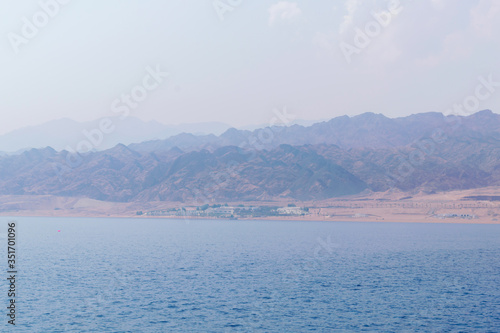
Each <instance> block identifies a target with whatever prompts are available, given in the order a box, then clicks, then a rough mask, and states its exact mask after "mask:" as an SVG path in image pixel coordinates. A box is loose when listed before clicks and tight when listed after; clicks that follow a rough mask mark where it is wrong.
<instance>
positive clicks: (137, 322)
mask: <svg viewBox="0 0 500 333" xmlns="http://www.w3.org/2000/svg"><path fill="white" fill-rule="evenodd" d="M1 220H2V223H1V224H0V226H1V228H3V229H0V233H3V234H4V235H3V239H2V240H1V242H2V244H3V245H2V248H4V250H3V252H2V253H3V255H2V258H3V260H4V264H2V265H3V266H2V267H4V268H5V269H3V270H2V271H3V272H4V273H3V275H5V276H7V273H6V264H7V258H6V250H5V248H6V246H5V242H6V240H5V232H6V230H7V221H9V220H11V219H8V218H1ZM14 220H17V222H18V231H17V234H18V235H17V240H18V246H17V252H18V257H17V266H18V271H19V273H18V276H17V280H16V284H17V285H16V288H17V290H18V297H17V318H16V322H17V325H16V328H15V330H14V329H12V328H11V327H10V325H7V319H8V318H7V316H6V313H7V310H6V306H7V290H8V285H7V282H6V279H5V278H3V280H4V283H3V284H2V286H3V287H1V288H2V289H3V291H2V290H0V292H1V293H2V295H4V297H3V299H4V306H3V309H4V313H5V314H4V315H2V318H3V319H2V323H1V325H0V331H2V332H9V331H17V332H308V331H317V332H500V225H468V224H461V225H458V224H409V223H333V222H285V221H280V222H276V221H272V222H271V221H213V220H210V221H201V220H198V221H189V222H186V221H183V220H161V219H155V220H145V219H88V218H78V219H76V218H71V219H68V218H15V219H14ZM59 230H60V231H59Z"/></svg>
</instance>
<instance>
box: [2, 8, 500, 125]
mask: <svg viewBox="0 0 500 333" xmlns="http://www.w3.org/2000/svg"><path fill="white" fill-rule="evenodd" d="M55 1H56V0H41V1H40V2H39V1H31V0H23V1H7V0H0V22H1V23H0V29H1V36H2V37H1V38H0V49H1V52H0V74H1V81H0V91H1V92H0V94H1V95H0V96H1V97H0V110H1V112H2V121H1V122H0V133H5V132H8V131H10V130H13V129H16V128H19V127H23V126H27V125H36V124H40V123H43V122H46V121H49V120H52V119H58V118H63V117H68V118H72V119H75V120H80V121H84V120H93V119H96V118H100V117H105V116H110V115H114V112H113V107H112V105H113V103H116V104H114V107H115V110H116V109H117V108H118V107H120V106H121V107H123V106H124V104H123V103H122V102H121V101H120V100H118V101H116V102H115V100H116V99H117V98H118V99H120V98H121V97H122V94H130V93H131V91H132V89H134V87H135V88H136V90H135V92H136V94H137V95H136V96H138V98H139V97H140V98H139V99H140V100H141V101H140V102H139V103H137V106H136V107H135V108H134V109H131V112H130V114H131V115H133V116H136V117H139V118H142V119H144V120H149V119H156V120H158V121H160V122H163V123H182V122H205V121H221V122H226V123H228V124H231V125H233V126H242V125H247V124H256V123H267V122H269V120H270V119H271V118H272V117H273V113H272V110H273V108H283V107H287V110H288V112H289V113H292V114H294V115H296V116H297V117H298V118H302V119H321V118H332V117H335V116H339V115H344V114H347V115H356V114H360V113H363V112H368V111H371V112H376V113H383V114H385V115H387V116H391V117H395V116H403V115H408V114H411V113H418V112H427V111H441V112H444V111H445V110H446V109H447V108H449V107H451V106H452V105H453V104H454V103H462V102H463V100H464V99H465V98H467V96H470V95H474V93H475V88H476V86H477V85H478V83H479V82H480V81H479V80H478V77H480V76H482V77H484V78H488V76H492V80H493V81H496V82H500V62H499V61H498V59H500V33H499V32H500V1H497V0H475V1H456V0H419V1H415V0H414V1H403V0H402V1H401V4H399V5H398V3H397V1H376V0H374V1H371V0H370V1H369V0H366V1H360V0H347V1H345V0H343V1H322V0H315V1H310V0H307V1H306V0H295V1H276V0H274V1H271V0H261V1H250V0H242V1H238V0H221V1H212V0H196V1H187V0H120V1H119V0H106V1H102V0H101V1H97V0H80V1H79V0H72V1H67V0H64V1H63V0H59V2H55ZM63 2H68V3H67V4H61V3H63ZM41 3H42V4H50V3H52V5H47V6H45V7H47V8H46V11H47V12H49V14H51V15H48V14H45V13H44V12H42V10H43V9H42V7H41ZM54 3H57V4H58V7H60V8H54ZM214 3H215V4H216V5H217V8H218V9H217V10H216V8H215V7H214ZM388 13H390V16H389V15H388ZM374 15H375V16H377V15H378V17H379V20H380V22H381V23H378V22H379V21H377V20H376V19H375V16H374ZM221 17H222V18H223V20H221ZM32 24H36V25H38V26H39V28H37V27H36V25H35V29H37V30H38V31H36V30H35V31H33V29H32V28H33V27H32V26H31V25H32ZM30 26H31V27H30ZM30 28H31V29H30ZM357 29H358V30H357ZM356 31H358V32H356ZM359 31H362V35H361V34H360V33H359ZM363 35H364V36H363ZM356 36H357V40H355V37H356ZM360 36H361V37H360ZM342 43H343V44H342ZM365 44H366V45H365ZM342 45H343V46H342ZM341 46H342V47H341ZM342 49H343V50H344V53H346V52H347V53H346V54H348V57H346V56H345V55H344V53H343V51H342ZM346 50H348V51H346ZM16 51H18V52H16ZM347 58H349V61H348V59H347ZM148 66H149V68H150V70H152V69H155V68H156V67H157V66H159V68H160V69H161V71H164V72H169V73H170V76H169V78H168V79H165V80H164V81H163V82H161V84H159V85H158V86H157V87H155V86H156V85H157V84H156V83H155V82H154V80H152V79H149V78H146V85H147V86H148V87H149V88H150V89H151V91H148V93H147V96H145V98H143V97H144V96H142V95H141V94H140V93H141V89H143V88H141V86H142V85H143V80H144V77H145V76H146V75H148V72H147V70H146V68H148ZM490 88H491V87H490ZM495 89H496V90H498V91H493V92H492V93H491V94H489V96H488V98H482V99H481V100H480V103H479V105H478V108H479V109H485V108H490V109H492V110H493V111H495V112H497V113H498V112H500V86H498V87H494V88H493V90H495ZM142 92H144V90H142ZM483 96H484V94H483ZM142 99H143V100H142ZM122 110H123V108H122Z"/></svg>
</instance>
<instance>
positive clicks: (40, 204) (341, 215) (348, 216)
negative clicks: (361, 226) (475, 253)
mask: <svg viewBox="0 0 500 333" xmlns="http://www.w3.org/2000/svg"><path fill="white" fill-rule="evenodd" d="M497 193H500V188H498V187H488V188H482V189H474V190H464V191H450V192H444V193H435V194H425V193H417V194H413V195H409V194H408V193H401V192H382V193H380V192H377V193H366V194H363V195H357V196H351V197H340V198H334V199H327V200H322V201H293V204H294V205H296V206H297V207H307V208H308V209H307V210H308V212H307V215H302V216H297V215H277V216H243V217H239V216H236V217H237V220H269V221H285V220H286V221H329V222H401V223H405V222H408V223H455V224H500V201H489V200H471V199H468V198H470V197H471V196H494V195H495V194H497ZM225 204H227V205H228V206H234V207H237V206H242V205H245V206H268V207H286V206H287V205H290V204H291V201H290V200H282V201H269V202H260V201H255V202H232V203H225ZM179 207H186V208H187V210H188V211H189V212H190V213H193V212H194V211H195V210H196V205H193V204H189V203H180V202H132V203H123V202H105V201H98V200H93V199H88V198H75V197H56V196H49V195H43V196H0V216H2V217H63V218H64V217H67V218H69V217H82V218H105V217H109V218H141V219H142V218H155V219H156V218H161V219H187V220H196V219H203V220H207V219H221V220H230V219H229V218H228V217H214V216H178V215H175V214H174V213H173V212H172V213H168V214H167V213H165V214H163V215H161V216H146V215H145V214H146V213H147V212H151V211H171V210H172V209H173V208H179ZM138 212H141V214H144V215H137V214H138Z"/></svg>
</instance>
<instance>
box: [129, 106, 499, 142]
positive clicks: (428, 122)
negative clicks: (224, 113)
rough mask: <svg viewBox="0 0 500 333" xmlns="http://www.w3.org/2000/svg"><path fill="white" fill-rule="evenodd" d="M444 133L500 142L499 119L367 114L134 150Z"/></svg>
mask: <svg viewBox="0 0 500 333" xmlns="http://www.w3.org/2000/svg"><path fill="white" fill-rule="evenodd" d="M440 131H443V132H446V133H454V132H456V131H461V132H462V133H467V134H468V135H473V136H475V135H476V136H477V135H485V134H487V135H492V136H494V137H496V138H500V115H498V114H495V113H493V112H491V111H490V110H484V111H480V112H477V113H475V114H473V115H470V116H467V117H462V116H460V117H459V116H444V115H443V114H441V113H436V112H429V113H421V114H416V115H411V116H408V117H401V118H387V117H385V116H384V115H381V114H374V113H364V114H361V115H359V116H355V117H348V116H342V117H337V118H333V119H331V120H329V121H325V122H321V123H317V124H314V125H312V126H308V127H304V126H300V125H292V126H289V127H284V126H282V127H272V128H261V129H257V130H254V131H248V130H237V129H234V128H231V129H228V130H227V131H226V132H224V133H223V134H221V135H220V136H218V137H215V136H213V135H212V136H193V135H185V134H182V135H178V136H174V137H171V138H169V139H166V140H153V141H148V142H143V143H139V144H133V145H131V146H130V148H132V149H134V150H137V151H143V152H152V151H159V150H169V149H171V148H173V147H176V146H177V147H180V148H181V149H183V150H198V149H202V148H206V149H216V148H219V147H224V146H228V145H232V146H242V147H245V148H247V147H249V148H256V149H264V148H265V149H272V148H275V147H278V146H279V145H281V144H289V145H306V144H333V145H337V146H339V147H341V148H345V149H348V148H374V149H378V148H395V147H402V146H406V145H409V144H411V143H413V142H414V141H415V140H418V139H419V138H421V137H424V136H429V135H433V132H435V133H434V134H437V133H438V132H440Z"/></svg>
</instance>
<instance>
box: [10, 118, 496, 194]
mask: <svg viewBox="0 0 500 333" xmlns="http://www.w3.org/2000/svg"><path fill="white" fill-rule="evenodd" d="M0 141H1V140H0ZM491 185H500V115H498V114H495V113H493V112H491V111H489V110H485V111H481V112H478V113H475V114H473V115H470V116H444V115H442V114H440V113H423V114H417V115H412V116H408V117H402V118H394V119H392V118H387V117H385V116H383V115H380V114H373V113H366V114H363V115H359V116H356V117H347V116H344V117H338V118H334V119H332V120H330V121H326V122H321V123H317V124H314V125H312V126H300V125H293V126H290V127H268V128H261V129H257V130H254V131H247V130H236V129H228V130H227V131H225V132H224V133H222V134H220V135H218V136H217V135H213V134H210V135H194V134H187V133H183V134H178V135H175V136H172V137H170V138H167V139H164V140H153V141H146V142H143V143H139V144H130V145H128V146H126V145H124V144H118V145H116V146H114V147H113V148H111V149H107V150H103V151H94V152H89V153H85V154H81V155H75V154H72V153H69V152H68V151H65V150H63V151H60V152H58V151H56V150H55V149H53V148H50V147H47V148H43V149H31V150H27V151H24V152H22V153H20V154H17V155H8V156H5V155H4V156H0V194H1V195H47V194H51V195H57V196H69V197H88V198H92V199H98V200H104V201H116V202H147V201H176V202H185V203H186V202H197V203H202V202H214V201H218V202H223V201H224V202H235V201H255V200H260V201H268V200H279V199H284V198H285V199H294V200H320V199H327V198H333V197H339V196H345V195H353V194H358V193H361V192H369V191H373V192H379V191H387V190H390V189H397V190H400V191H403V192H407V193H409V194H411V193H416V192H421V191H423V192H426V193H433V192H439V191H449V190H456V189H471V188H480V187H485V186H491Z"/></svg>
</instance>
